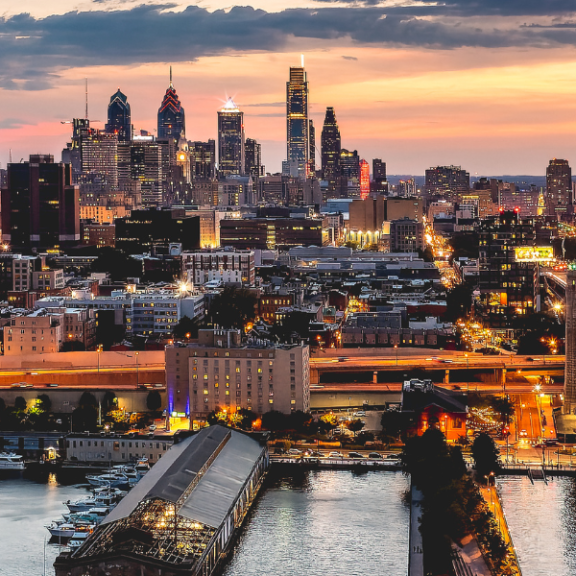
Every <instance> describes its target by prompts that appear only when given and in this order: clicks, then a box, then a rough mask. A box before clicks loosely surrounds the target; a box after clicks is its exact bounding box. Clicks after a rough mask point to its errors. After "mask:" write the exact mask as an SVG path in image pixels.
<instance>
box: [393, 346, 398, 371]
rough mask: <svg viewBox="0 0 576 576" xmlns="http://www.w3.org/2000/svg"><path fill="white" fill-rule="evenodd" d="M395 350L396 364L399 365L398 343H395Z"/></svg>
mask: <svg viewBox="0 0 576 576" xmlns="http://www.w3.org/2000/svg"><path fill="white" fill-rule="evenodd" d="M394 352H396V366H398V344H394Z"/></svg>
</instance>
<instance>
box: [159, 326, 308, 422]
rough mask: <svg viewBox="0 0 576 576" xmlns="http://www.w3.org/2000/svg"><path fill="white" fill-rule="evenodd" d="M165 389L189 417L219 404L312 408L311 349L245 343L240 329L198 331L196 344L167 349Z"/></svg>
mask: <svg viewBox="0 0 576 576" xmlns="http://www.w3.org/2000/svg"><path fill="white" fill-rule="evenodd" d="M166 389H167V393H168V409H169V411H170V412H174V411H175V412H180V413H181V412H184V413H187V414H190V418H191V419H192V418H205V417H206V416H207V415H208V414H209V413H210V412H211V411H213V410H216V409H217V408H221V409H226V410H228V411H233V412H234V411H236V410H239V409H241V408H247V409H249V410H253V411H254V412H256V413H258V414H262V413H264V412H268V411H270V410H277V411H279V412H282V413H284V414H290V413H291V412H294V411H295V410H302V411H303V412H308V411H309V410H310V369H309V348H308V346H306V345H292V346H275V345H272V344H269V343H267V344H266V343H264V344H262V343H259V342H258V343H257V342H248V343H243V342H242V341H241V337H240V332H239V331H236V330H200V331H199V336H198V344H193V345H188V346H182V345H178V346H177V345H174V346H168V347H167V348H166Z"/></svg>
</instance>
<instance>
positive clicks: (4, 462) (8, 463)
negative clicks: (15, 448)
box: [0, 452, 24, 472]
mask: <svg viewBox="0 0 576 576" xmlns="http://www.w3.org/2000/svg"><path fill="white" fill-rule="evenodd" d="M4 470H24V459H23V458H22V456H20V455H19V454H14V452H0V472H1V471H4Z"/></svg>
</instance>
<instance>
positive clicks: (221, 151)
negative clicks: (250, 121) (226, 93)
mask: <svg viewBox="0 0 576 576" xmlns="http://www.w3.org/2000/svg"><path fill="white" fill-rule="evenodd" d="M218 170H219V173H220V174H221V175H223V176H230V175H233V174H235V175H237V176H239V175H241V174H243V173H244V112H240V110H239V109H238V107H237V106H236V104H234V101H233V100H232V98H228V101H227V102H226V104H225V105H224V107H223V108H222V109H221V110H219V111H218Z"/></svg>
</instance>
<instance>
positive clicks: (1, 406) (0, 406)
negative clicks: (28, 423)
mask: <svg viewBox="0 0 576 576" xmlns="http://www.w3.org/2000/svg"><path fill="white" fill-rule="evenodd" d="M5 411H6V402H4V399H3V398H0V416H1V415H2V414H4V412H5Z"/></svg>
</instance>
